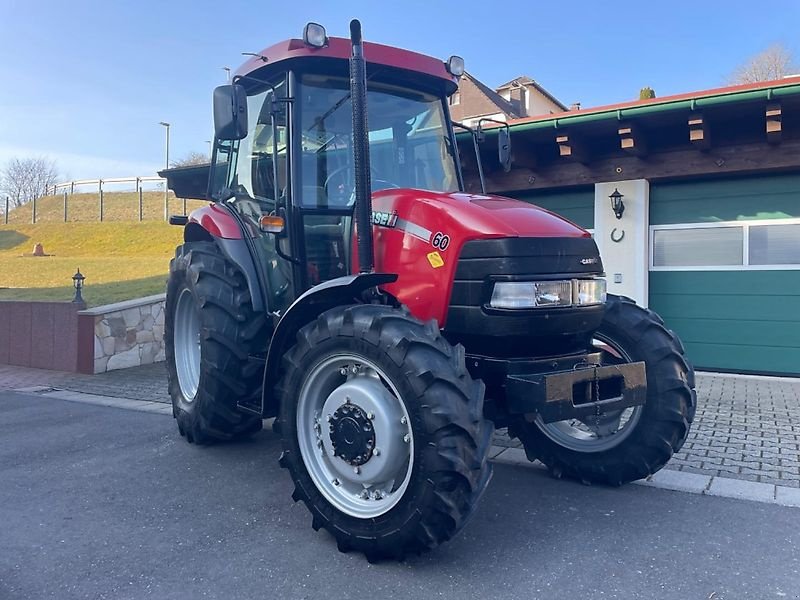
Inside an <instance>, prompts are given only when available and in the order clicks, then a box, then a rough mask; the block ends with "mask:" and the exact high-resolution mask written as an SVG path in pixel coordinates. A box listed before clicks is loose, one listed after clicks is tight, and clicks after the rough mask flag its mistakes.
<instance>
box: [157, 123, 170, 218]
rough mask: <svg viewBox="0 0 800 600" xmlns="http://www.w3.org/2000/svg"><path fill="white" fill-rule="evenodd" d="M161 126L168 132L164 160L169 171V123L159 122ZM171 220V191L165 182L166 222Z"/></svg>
mask: <svg viewBox="0 0 800 600" xmlns="http://www.w3.org/2000/svg"><path fill="white" fill-rule="evenodd" d="M159 125H161V126H163V127H164V129H166V131H167V141H166V149H165V152H164V153H165V155H166V158H165V160H164V168H165V169H169V123H167V122H165V121H161V122H159ZM168 219H169V190H168V189H167V182H166V181H165V182H164V220H165V221H167V220H168Z"/></svg>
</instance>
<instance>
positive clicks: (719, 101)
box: [459, 84, 800, 134]
mask: <svg viewBox="0 0 800 600" xmlns="http://www.w3.org/2000/svg"><path fill="white" fill-rule="evenodd" d="M798 94H800V84H791V85H786V86H775V87H769V88H762V89H759V90H744V91H732V92H723V93H720V94H714V95H711V96H703V97H700V98H689V99H680V100H671V101H670V100H668V101H666V102H655V103H652V104H646V105H644V106H629V107H627V108H609V109H608V110H600V111H597V112H588V111H587V113H586V114H575V115H567V116H564V117H554V118H550V119H543V120H541V121H533V122H529V123H518V124H514V123H509V127H510V129H511V130H512V131H528V130H533V129H548V128H549V129H560V128H562V127H567V126H570V125H580V124H582V123H593V122H596V121H604V120H611V119H615V120H617V121H622V120H624V119H631V118H635V117H641V116H645V115H651V114H656V113H662V112H668V111H673V110H698V109H701V108H707V107H710V106H719V105H723V104H732V103H736V102H747V101H749V100H773V99H778V98H782V97H785V96H794V95H798ZM498 129H499V127H492V128H491V129H485V130H484V131H485V133H487V134H492V133H495V132H496V131H497V130H498ZM459 133H461V132H459Z"/></svg>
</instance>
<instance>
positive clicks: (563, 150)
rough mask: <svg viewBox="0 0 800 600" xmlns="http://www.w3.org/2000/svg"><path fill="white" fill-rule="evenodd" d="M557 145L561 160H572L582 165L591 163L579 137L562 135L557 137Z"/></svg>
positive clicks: (568, 134) (567, 134)
mask: <svg viewBox="0 0 800 600" xmlns="http://www.w3.org/2000/svg"><path fill="white" fill-rule="evenodd" d="M556 144H558V155H559V156H560V157H561V158H567V159H571V160H574V161H576V162H579V163H582V164H586V163H588V162H589V158H588V157H589V155H588V153H587V152H586V149H585V145H584V143H583V141H582V140H581V139H580V137H579V136H577V135H575V134H570V133H560V134H558V135H557V136H556Z"/></svg>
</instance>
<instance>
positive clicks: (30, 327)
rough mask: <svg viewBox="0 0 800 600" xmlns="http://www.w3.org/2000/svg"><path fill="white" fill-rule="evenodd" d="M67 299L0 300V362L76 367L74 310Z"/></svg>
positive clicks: (60, 368)
mask: <svg viewBox="0 0 800 600" xmlns="http://www.w3.org/2000/svg"><path fill="white" fill-rule="evenodd" d="M83 308H84V306H83V305H82V304H74V303H71V302H0V364H6V365H17V366H21V367H35V368H38V369H53V370H56V371H72V372H75V371H77V370H78V311H79V310H81V309H83Z"/></svg>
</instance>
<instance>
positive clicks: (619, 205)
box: [609, 188, 625, 219]
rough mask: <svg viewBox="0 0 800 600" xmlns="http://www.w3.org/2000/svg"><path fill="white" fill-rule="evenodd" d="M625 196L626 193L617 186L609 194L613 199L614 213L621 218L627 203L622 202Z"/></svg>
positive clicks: (612, 207) (612, 208)
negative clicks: (621, 192) (621, 191)
mask: <svg viewBox="0 0 800 600" xmlns="http://www.w3.org/2000/svg"><path fill="white" fill-rule="evenodd" d="M624 197H625V195H624V194H620V193H619V190H618V189H617V188H614V191H613V192H612V193H611V195H610V196H609V198H610V199H611V210H613V211H614V215H616V217H617V218H618V219H621V218H622V213H624V212H625V204H624V203H623V202H622V199H623V198H624Z"/></svg>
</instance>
